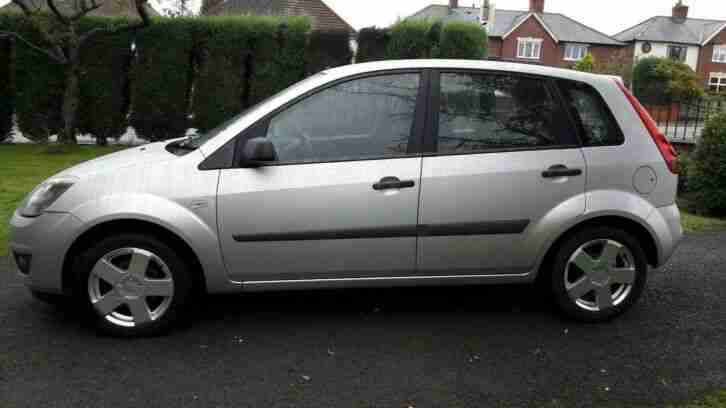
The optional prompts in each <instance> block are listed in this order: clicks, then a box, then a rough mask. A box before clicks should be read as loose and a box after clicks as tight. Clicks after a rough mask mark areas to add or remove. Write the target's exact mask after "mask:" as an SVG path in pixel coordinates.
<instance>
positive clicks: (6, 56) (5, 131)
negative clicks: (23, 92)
mask: <svg viewBox="0 0 726 408" xmlns="http://www.w3.org/2000/svg"><path fill="white" fill-rule="evenodd" d="M11 58H12V48H11V42H10V41H9V40H0V142H3V141H4V140H5V139H7V138H8V137H9V136H10V131H11V130H12V128H13V106H14V103H13V99H14V98H15V94H14V92H13V88H12V82H11V74H10V72H11V71H10V67H11V65H10V59H11Z"/></svg>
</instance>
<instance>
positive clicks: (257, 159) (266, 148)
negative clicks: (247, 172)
mask: <svg viewBox="0 0 726 408" xmlns="http://www.w3.org/2000/svg"><path fill="white" fill-rule="evenodd" d="M242 157H243V162H242V164H243V165H245V166H246V167H259V166H262V165H263V164H264V163H266V162H274V161H276V160H277V152H276V151H275V146H274V145H273V144H272V142H270V140H269V139H266V138H264V137H255V138H252V139H250V140H248V141H247V143H245V146H244V148H243V149H242Z"/></svg>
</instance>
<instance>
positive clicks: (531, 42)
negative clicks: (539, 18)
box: [517, 38, 542, 60]
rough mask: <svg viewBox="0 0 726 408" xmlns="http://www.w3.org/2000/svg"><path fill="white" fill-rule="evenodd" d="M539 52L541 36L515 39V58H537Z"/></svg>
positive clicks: (540, 51)
mask: <svg viewBox="0 0 726 408" xmlns="http://www.w3.org/2000/svg"><path fill="white" fill-rule="evenodd" d="M541 54H542V39H541V38H519V39H518V40H517V58H525V59H537V60H538V59H539V58H540V55H541Z"/></svg>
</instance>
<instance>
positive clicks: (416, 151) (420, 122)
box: [199, 68, 429, 170]
mask: <svg viewBox="0 0 726 408" xmlns="http://www.w3.org/2000/svg"><path fill="white" fill-rule="evenodd" d="M426 71H427V70H426V69H425V68H401V69H384V70H379V71H371V72H365V73H360V74H356V75H351V76H347V77H344V78H339V79H337V80H334V81H331V82H328V83H326V84H324V85H321V86H319V87H317V88H315V89H312V90H310V91H308V92H305V93H304V94H302V95H300V96H298V97H296V98H294V99H292V100H289V101H287V102H285V103H284V104H283V105H281V106H280V107H278V108H277V109H275V110H273V111H272V112H270V113H268V114H267V115H265V116H264V117H262V118H261V119H260V120H258V121H257V122H255V123H253V124H252V125H250V126H248V127H247V128H246V129H245V130H243V131H242V132H240V133H239V134H238V135H237V136H235V137H234V138H232V139H231V140H230V141H229V142H228V143H227V144H228V145H231V146H232V148H233V149H234V158H233V159H232V162H231V163H229V166H228V167H215V168H214V169H240V168H249V166H247V165H245V163H244V161H243V158H242V157H240V153H241V151H242V149H243V148H244V146H240V143H241V141H242V140H245V141H246V140H247V139H249V138H250V136H252V137H254V135H260V134H262V135H263V136H262V137H264V135H266V133H267V129H268V127H269V124H270V120H272V118H274V117H275V116H276V115H278V114H279V113H280V112H282V111H284V110H286V109H288V108H290V107H292V106H293V105H295V104H297V103H298V102H300V101H302V100H303V99H306V98H308V97H311V96H313V95H315V94H317V93H320V92H322V91H325V90H326V89H329V88H332V87H334V86H337V85H340V84H343V83H346V82H351V81H355V80H358V79H364V78H370V77H377V76H386V75H403V74H418V75H419V76H420V83H419V92H418V95H417V97H416V108H415V111H414V124H413V126H412V132H411V135H410V137H409V141H408V143H409V144H408V146H409V152H408V153H407V154H405V155H401V156H393V157H370V158H359V159H339V160H320V161H286V162H273V163H263V164H262V165H259V164H257V165H256V166H255V167H276V166H291V165H307V164H321V163H350V162H358V161H375V160H400V159H409V158H412V157H420V156H421V152H422V147H421V146H422V143H423V137H424V121H425V116H426V113H427V112H426V109H427V107H426V101H427V98H428V86H429V84H428V81H429V78H428V76H427V74H426ZM226 147H227V146H226V145H225V146H223V147H221V148H220V149H218V150H217V151H216V152H214V153H213V154H212V155H210V156H209V157H208V158H207V160H204V161H203V162H202V163H201V164H200V165H199V168H200V169H202V168H204V169H208V170H211V169H212V168H208V167H206V166H204V165H205V163H206V162H208V161H210V162H211V161H212V159H213V158H214V157H215V156H216V155H217V153H218V152H221V153H223V151H224V150H225V148H226Z"/></svg>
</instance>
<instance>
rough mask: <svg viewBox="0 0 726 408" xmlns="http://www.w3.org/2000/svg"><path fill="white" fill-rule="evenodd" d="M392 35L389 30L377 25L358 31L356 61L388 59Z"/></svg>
mask: <svg viewBox="0 0 726 408" xmlns="http://www.w3.org/2000/svg"><path fill="white" fill-rule="evenodd" d="M390 38H391V36H390V33H389V32H388V30H386V29H382V28H376V27H368V28H363V29H361V30H360V31H359V32H358V54H357V55H356V62H370V61H381V60H384V59H386V49H387V48H388V41H389V40H390Z"/></svg>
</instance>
